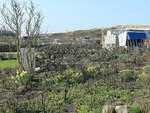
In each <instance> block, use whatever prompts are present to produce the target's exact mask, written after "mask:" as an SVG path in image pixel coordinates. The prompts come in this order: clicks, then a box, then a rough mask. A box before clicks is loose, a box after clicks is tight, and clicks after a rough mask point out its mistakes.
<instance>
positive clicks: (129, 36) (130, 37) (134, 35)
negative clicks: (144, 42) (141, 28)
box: [128, 32, 147, 39]
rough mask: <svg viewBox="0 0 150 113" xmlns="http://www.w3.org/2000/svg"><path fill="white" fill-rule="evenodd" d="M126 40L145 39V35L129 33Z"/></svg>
mask: <svg viewBox="0 0 150 113" xmlns="http://www.w3.org/2000/svg"><path fill="white" fill-rule="evenodd" d="M128 39H147V35H146V33H135V32H129V33H128Z"/></svg>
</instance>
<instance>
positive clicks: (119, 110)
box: [115, 105, 128, 113]
mask: <svg viewBox="0 0 150 113" xmlns="http://www.w3.org/2000/svg"><path fill="white" fill-rule="evenodd" d="M115 111H116V113H128V107H127V105H119V106H116V107H115Z"/></svg>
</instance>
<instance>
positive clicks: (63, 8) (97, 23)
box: [0, 0, 150, 33]
mask: <svg viewBox="0 0 150 113" xmlns="http://www.w3.org/2000/svg"><path fill="white" fill-rule="evenodd" d="M0 1H5V2H9V0H0ZM20 1H29V0H20ZM32 1H33V2H34V3H35V5H36V7H38V9H39V10H40V11H41V12H42V13H43V16H44V17H45V19H44V27H43V29H44V30H48V32H50V33H52V32H68V31H73V30H81V29H91V28H100V27H110V26H114V25H125V24H144V25H150V6H149V5H150V0H32ZM0 3H2V2H0Z"/></svg>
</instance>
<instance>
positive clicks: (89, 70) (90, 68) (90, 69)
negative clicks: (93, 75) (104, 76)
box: [87, 66, 96, 72]
mask: <svg viewBox="0 0 150 113" xmlns="http://www.w3.org/2000/svg"><path fill="white" fill-rule="evenodd" d="M95 70H96V67H95V66H89V67H87V71H88V72H93V71H95Z"/></svg>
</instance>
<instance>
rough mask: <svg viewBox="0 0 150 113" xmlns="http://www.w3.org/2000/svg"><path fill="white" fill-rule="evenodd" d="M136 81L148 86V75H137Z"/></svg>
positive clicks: (149, 79) (149, 81)
mask: <svg viewBox="0 0 150 113" xmlns="http://www.w3.org/2000/svg"><path fill="white" fill-rule="evenodd" d="M137 81H138V82H141V83H144V84H150V75H148V74H146V73H142V74H139V75H138V79H137Z"/></svg>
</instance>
